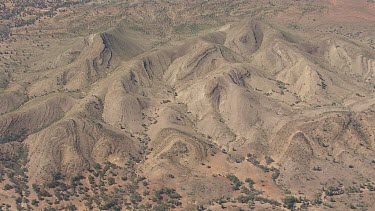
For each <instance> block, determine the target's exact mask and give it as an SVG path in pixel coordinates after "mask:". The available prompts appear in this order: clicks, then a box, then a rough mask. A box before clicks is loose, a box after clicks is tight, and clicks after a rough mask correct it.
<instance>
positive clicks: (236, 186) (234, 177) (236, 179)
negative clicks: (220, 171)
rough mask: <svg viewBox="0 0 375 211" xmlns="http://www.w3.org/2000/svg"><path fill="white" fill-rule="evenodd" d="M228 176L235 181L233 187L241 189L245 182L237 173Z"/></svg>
mask: <svg viewBox="0 0 375 211" xmlns="http://www.w3.org/2000/svg"><path fill="white" fill-rule="evenodd" d="M227 178H228V179H229V180H230V181H231V182H232V183H233V186H232V189H233V190H239V189H240V187H241V186H242V185H243V182H241V181H240V180H239V179H238V178H237V177H236V176H235V175H233V174H229V175H227Z"/></svg>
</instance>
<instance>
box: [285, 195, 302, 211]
mask: <svg viewBox="0 0 375 211" xmlns="http://www.w3.org/2000/svg"><path fill="white" fill-rule="evenodd" d="M283 202H284V207H286V208H288V209H290V210H292V209H294V207H295V204H296V203H297V202H298V199H297V198H296V197H294V196H287V197H285V198H284V199H283Z"/></svg>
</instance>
